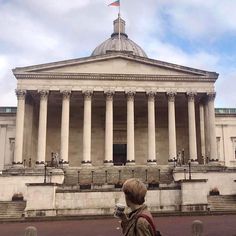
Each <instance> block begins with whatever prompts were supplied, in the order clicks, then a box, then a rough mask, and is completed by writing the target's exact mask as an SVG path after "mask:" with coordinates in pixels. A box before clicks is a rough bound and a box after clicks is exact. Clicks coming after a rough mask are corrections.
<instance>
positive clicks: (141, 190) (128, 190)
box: [122, 178, 147, 205]
mask: <svg viewBox="0 0 236 236" xmlns="http://www.w3.org/2000/svg"><path fill="white" fill-rule="evenodd" d="M122 190H123V192H124V193H125V195H126V197H127V198H128V199H129V200H130V201H131V202H132V203H134V204H138V205H141V204H143V203H144V201H145V195H146V193H147V188H146V186H145V184H144V183H143V182H142V181H140V180H139V179H135V178H132V179H128V180H126V181H125V182H124V184H123V187H122Z"/></svg>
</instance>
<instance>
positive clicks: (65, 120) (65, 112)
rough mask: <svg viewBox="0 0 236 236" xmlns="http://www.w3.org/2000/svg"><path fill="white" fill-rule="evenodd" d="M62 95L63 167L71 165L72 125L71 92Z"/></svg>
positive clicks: (63, 92) (64, 92)
mask: <svg viewBox="0 0 236 236" xmlns="http://www.w3.org/2000/svg"><path fill="white" fill-rule="evenodd" d="M61 93H62V114H61V156H60V158H61V159H62V161H63V165H69V159H68V154H69V125H70V94H71V91H66V90H65V91H61Z"/></svg>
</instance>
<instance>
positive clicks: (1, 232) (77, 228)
mask: <svg viewBox="0 0 236 236" xmlns="http://www.w3.org/2000/svg"><path fill="white" fill-rule="evenodd" d="M193 220H201V221H202V222H203V227H204V233H203V236H236V215H212V216H211V215H208V216H166V217H155V218H154V221H155V224H156V226H157V228H158V229H159V230H160V231H161V233H162V235H163V236H191V235H192V234H191V224H192V222H193ZM27 226H35V227H36V228H37V229H38V235H37V236H93V235H96V236H122V233H121V228H120V223H119V220H118V219H110V218H109V219H94V220H93V219H89V220H88V219H87V220H82V219H79V220H64V221H44V222H15V223H12V222H8V223H6V222H5V223H0V236H24V230H25V228H26V227H27Z"/></svg>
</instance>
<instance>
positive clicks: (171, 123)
mask: <svg viewBox="0 0 236 236" xmlns="http://www.w3.org/2000/svg"><path fill="white" fill-rule="evenodd" d="M167 96H168V131H169V160H168V161H169V162H170V163H171V162H173V161H174V159H176V127H175V96H176V93H175V92H168V93H167Z"/></svg>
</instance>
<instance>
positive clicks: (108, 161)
mask: <svg viewBox="0 0 236 236" xmlns="http://www.w3.org/2000/svg"><path fill="white" fill-rule="evenodd" d="M113 95H114V91H107V92H105V96H106V124H105V125H106V127H105V129H106V130H105V160H104V164H105V165H108V166H109V165H113Z"/></svg>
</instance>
